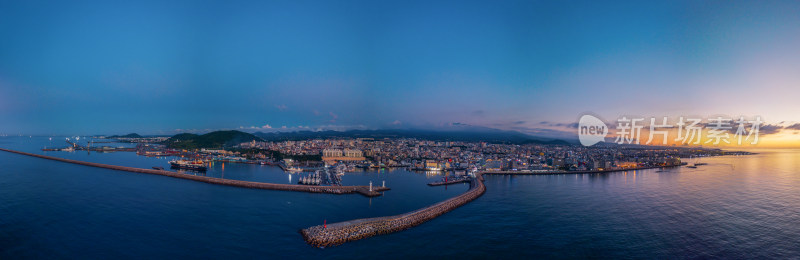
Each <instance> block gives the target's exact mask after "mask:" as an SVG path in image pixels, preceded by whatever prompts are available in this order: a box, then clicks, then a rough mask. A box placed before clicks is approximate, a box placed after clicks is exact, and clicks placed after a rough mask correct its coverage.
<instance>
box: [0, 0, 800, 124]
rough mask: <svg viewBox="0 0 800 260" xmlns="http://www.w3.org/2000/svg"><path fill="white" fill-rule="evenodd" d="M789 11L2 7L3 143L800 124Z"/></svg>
mask: <svg viewBox="0 0 800 260" xmlns="http://www.w3.org/2000/svg"><path fill="white" fill-rule="evenodd" d="M798 13H800V8H798V4H797V2H756V1H749V2H738V1H686V2H681V1H663V2H658V1H631V2H602V3H601V1H585V2H581V1H450V2H443V1H253V2H247V1H53V2H47V1H2V2H0V121H2V125H0V133H5V134H16V133H32V134H51V133H68V134H102V133H127V132H139V133H174V132H176V131H186V130H203V129H232V128H240V127H243V128H245V129H247V130H250V131H256V130H259V131H275V130H276V129H279V128H281V127H283V126H286V127H287V129H289V130H292V129H349V128H396V127H440V126H444V125H449V124H451V123H454V122H459V123H464V124H471V125H480V126H488V127H495V128H502V129H516V130H521V131H526V132H533V133H536V132H537V131H538V129H539V128H541V127H544V126H545V125H547V124H543V123H541V122H542V121H547V122H560V123H569V122H574V121H575V120H576V119H577V118H578V117H579V114H580V113H582V112H593V113H596V114H599V115H601V116H604V117H607V118H616V117H617V116H618V115H620V114H631V113H635V114H642V115H647V116H650V115H654V116H662V115H663V116H676V115H682V114H701V115H710V114H719V113H724V114H739V113H741V114H747V115H753V114H760V115H766V116H767V117H768V118H772V119H774V120H797V119H793V118H791V116H792V115H791V114H788V113H784V112H781V111H785V110H787V109H789V108H792V107H796V105H795V103H796V102H795V101H794V99H796V97H797V96H798V95H797V93H798V92H797V90H792V89H796V87H795V86H796V85H797V83H798V82H800V80H798V76H797V74H798V73H796V71H797V68H798V60H800V55H799V54H798V48H797V47H796V46H800V41H798V39H800V36H799V34H800V29H798V28H800V18H798V17H799V16H798V15H797V14H798ZM748 91H750V94H748V93H747V92H748ZM754 91H755V92H758V93H761V94H758V95H753V94H752V92H754ZM785 91H794V92H791V93H790V94H795V95H794V97H795V98H787V97H786V96H787V95H786V92H785ZM777 93H783V94H777ZM709 95H714V96H713V98H709ZM754 96H755V97H754ZM789 96H791V95H789ZM737 104H738V105H737ZM743 104H747V105H743ZM251 127H255V128H251ZM176 129H181V130H176Z"/></svg>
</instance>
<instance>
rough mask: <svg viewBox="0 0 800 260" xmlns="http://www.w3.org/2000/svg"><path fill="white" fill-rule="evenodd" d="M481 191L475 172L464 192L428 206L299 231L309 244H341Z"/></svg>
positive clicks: (400, 226) (404, 224)
mask: <svg viewBox="0 0 800 260" xmlns="http://www.w3.org/2000/svg"><path fill="white" fill-rule="evenodd" d="M484 192H486V186H484V184H483V176H482V175H481V174H478V176H477V178H474V179H473V180H472V181H471V182H470V188H469V190H467V192H464V193H463V194H461V195H459V196H456V197H453V198H450V199H448V200H445V201H442V202H439V203H436V204H433V205H431V206H428V207H425V208H422V209H418V210H415V211H412V212H408V213H405V214H400V215H395V216H388V217H377V218H365V219H356V220H350V221H345V222H339V223H333V224H328V225H327V226H326V225H319V226H313V227H310V228H306V229H303V230H300V234H301V235H303V239H305V240H306V242H307V243H308V244H310V245H312V246H316V247H329V246H336V245H341V244H343V243H346V242H350V241H355V240H359V239H363V238H367V237H371V236H376V235H381V234H388V233H392V232H397V231H401V230H405V229H408V228H411V227H414V226H417V225H419V224H422V223H424V222H425V221H428V220H431V219H433V218H436V217H438V216H440V215H442V214H444V213H447V212H449V211H451V210H454V209H456V208H458V207H460V206H462V205H464V204H467V203H468V202H470V201H473V200H475V199H477V198H478V197H480V196H481V195H483V193H484Z"/></svg>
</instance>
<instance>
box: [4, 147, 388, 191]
mask: <svg viewBox="0 0 800 260" xmlns="http://www.w3.org/2000/svg"><path fill="white" fill-rule="evenodd" d="M0 151H5V152H10V153H16V154H21V155H27V156H33V157H39V158H43V159H49V160H54V161H60V162H66V163H74V164H80V165H85V166H92V167H99V168H106V169H112V170H119V171H128V172H136V173H146V174H155V175H162V176H168V177H173V178H180V179H186V180H193V181H199V182H205V183H210V184H218V185H225V186H234V187H242V188H251V189H264V190H283V191H301V192H311V193H331V194H351V193H359V194H361V195H364V196H367V197H375V196H380V195H381V193H380V192H382V191H387V190H389V188H386V187H372V190H370V187H369V186H311V185H294V184H279V183H264V182H251V181H240V180H229V179H221V178H214V177H207V176H198V175H191V174H185V173H180V172H173V171H165V170H155V169H152V170H151V169H142V168H135V167H126V166H117V165H110V164H102V163H93V162H84V161H77V160H70V159H64V158H58V157H53V156H46V155H41V154H33V153H26V152H20V151H15V150H9V149H3V148H0Z"/></svg>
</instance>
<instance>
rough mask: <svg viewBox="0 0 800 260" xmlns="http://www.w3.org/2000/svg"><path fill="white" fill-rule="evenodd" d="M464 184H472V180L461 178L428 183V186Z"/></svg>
mask: <svg viewBox="0 0 800 260" xmlns="http://www.w3.org/2000/svg"><path fill="white" fill-rule="evenodd" d="M462 182H470V179H467V178H459V179H452V180H447V181H437V182H431V183H428V186H442V185H451V184H456V183H462Z"/></svg>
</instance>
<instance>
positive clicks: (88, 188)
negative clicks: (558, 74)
mask: <svg viewBox="0 0 800 260" xmlns="http://www.w3.org/2000/svg"><path fill="white" fill-rule="evenodd" d="M53 139H55V140H58V141H55V140H54V141H52V143H51V141H49V139H48V138H46V137H31V138H29V137H0V147H4V148H10V149H17V150H23V151H28V152H36V153H43V152H41V151H40V150H39V149H40V148H41V147H43V146H62V145H61V144H59V142H63V138H53ZM115 146H116V144H115ZM758 152H760V154H757V155H752V156H740V157H717V158H706V159H704V161H703V162H705V163H708V164H709V165H706V166H700V167H699V168H697V169H689V168H676V169H671V170H667V171H663V172H659V171H658V170H644V171H629V172H619V173H607V174H592V175H548V176H514V177H509V176H487V178H486V186H487V192H486V194H485V195H484V196H482V197H481V198H479V199H477V200H476V201H474V202H472V203H469V204H467V205H465V206H463V207H461V208H459V209H456V210H454V211H452V212H450V213H447V214H445V215H443V216H441V217H439V218H436V219H434V220H432V221H430V222H427V223H425V224H422V225H420V226H418V227H415V228H413V229H410V230H406V231H403V232H399V233H394V234H390V235H383V236H377V237H373V238H369V239H365V240H361V241H357V242H352V243H347V244H344V245H341V246H338V247H333V248H324V249H318V248H313V247H310V246H308V245H306V244H305V242H304V241H303V239H302V237H301V236H300V235H299V233H298V230H299V229H302V228H306V227H309V226H313V225H319V224H322V222H323V221H324V220H327V221H328V222H337V221H343V220H350V219H355V218H364V217H374V216H384V215H392V214H399V213H403V212H407V211H411V210H414V209H417V208H420V207H424V206H427V205H430V204H433V203H435V202H438V201H441V200H443V199H446V198H449V197H452V196H455V195H457V194H460V193H462V192H464V191H465V190H466V188H467V186H466V185H456V186H449V187H447V188H445V187H428V186H426V185H425V183H427V182H431V181H433V180H436V179H438V178H440V177H441V176H440V175H435V174H425V173H414V172H408V171H405V170H395V171H371V172H356V173H348V174H347V175H345V176H344V182H345V184H347V185H366V184H368V182H369V181H372V182H373V184H375V185H380V183H381V182H382V181H386V184H387V186H389V187H391V188H392V190H391V191H388V192H386V193H385V194H384V196H382V197H378V198H372V199H370V198H366V197H363V196H360V195H330V194H308V193H296V192H284V191H267V190H253V189H242V188H235V187H224V186H216V185H210V184H205V183H198V182H192V181H187V180H180V179H173V178H168V177H163V176H151V175H144V174H136V173H129V172H120V171H113V170H106V169H98V168H92V167H86V166H80V165H72V164H66V163H61V162H54V161H49V160H43V159H38V158H31V157H27V156H21V155H16V154H10V153H5V152H2V153H0V259H11V258H45V257H46V258H168V257H169V258H175V257H181V258H188V257H192V258H195V257H199V258H230V257H237V258H245V257H246V258H288V257H291V258H320V257H328V258H374V257H376V256H381V257H388V258H409V257H458V256H466V257H471V258H521V257H546V258H587V257H590V258H615V259H617V258H653V257H656V258H726V259H731V258H787V257H788V258H798V257H800V246H799V245H800V238H798V235H800V224H798V223H800V151H798V150H762V151H758ZM47 154H48V155H52V156H60V157H65V158H70V159H79V160H86V161H93V162H102V163H109V164H117V165H125V166H135V167H143V168H150V167H152V166H162V167H164V166H167V164H166V162H167V161H168V159H166V158H147V157H141V156H136V155H135V154H134V153H108V154H97V153H91V154H88V153H85V152H84V153H81V152H74V153H67V152H48V153H47ZM208 175H209V176H214V177H223V178H230V179H241V180H252V181H266V182H279V183H289V182H294V181H296V179H293V180H291V181H290V180H289V176H290V175H288V174H286V173H283V172H282V171H280V170H279V169H277V168H275V167H269V166H260V165H243V164H225V165H224V167H223V165H222V164H216V165H214V167H213V169H211V170H210V171H209V172H208ZM293 177H295V178H296V175H295V176H293Z"/></svg>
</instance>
